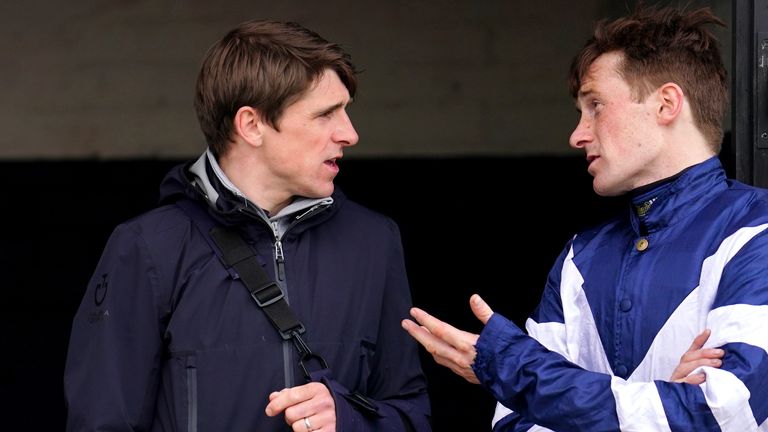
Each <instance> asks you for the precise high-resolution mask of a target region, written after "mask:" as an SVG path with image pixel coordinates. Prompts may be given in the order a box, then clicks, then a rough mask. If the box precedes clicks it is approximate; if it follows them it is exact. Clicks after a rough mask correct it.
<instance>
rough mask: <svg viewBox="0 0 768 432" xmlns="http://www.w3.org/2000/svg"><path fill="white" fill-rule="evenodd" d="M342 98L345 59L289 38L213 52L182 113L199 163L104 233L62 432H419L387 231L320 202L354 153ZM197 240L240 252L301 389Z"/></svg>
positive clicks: (414, 363) (422, 410)
mask: <svg viewBox="0 0 768 432" xmlns="http://www.w3.org/2000/svg"><path fill="white" fill-rule="evenodd" d="M356 85H357V81H356V77H355V69H354V67H353V65H352V63H351V62H350V59H349V56H348V55H347V54H345V53H344V52H343V51H342V50H341V49H340V48H339V46H337V45H335V44H332V43H329V42H327V41H326V40H324V39H322V38H321V37H320V36H319V35H317V34H315V33H314V32H312V31H310V30H307V29H305V28H303V27H301V26H299V25H297V24H294V23H281V22H271V21H250V22H246V23H243V24H241V25H240V26H238V27H237V28H235V29H233V30H232V31H230V32H229V33H228V34H227V35H226V36H225V37H224V38H223V39H222V40H220V41H219V42H218V43H216V44H215V45H214V46H212V47H211V49H210V50H209V52H208V54H207V56H206V58H205V60H204V62H203V65H202V68H201V70H200V74H199V77H198V82H197V90H196V98H195V108H196V110H197V113H198V118H199V121H200V125H201V128H202V130H203V133H204V134H205V137H206V140H207V143H208V150H207V151H206V152H205V153H204V154H203V155H202V156H201V157H200V158H199V159H197V160H196V161H194V162H192V163H189V164H185V165H183V166H179V167H177V168H175V169H174V170H173V171H172V172H170V173H169V174H168V176H167V177H166V179H165V180H164V182H163V184H162V186H161V201H162V203H161V206H160V207H158V208H156V209H154V210H152V211H150V212H148V213H146V214H143V215H141V216H139V217H137V218H134V219H132V220H130V221H127V222H125V223H124V224H121V225H120V226H118V227H117V228H116V229H115V231H114V232H113V234H112V236H111V237H110V239H109V242H108V243H107V246H106V248H105V250H104V252H103V255H102V257H101V259H100V261H99V263H98V266H97V268H96V270H95V272H94V274H93V278H92V280H91V281H90V283H89V285H88V288H87V291H86V293H85V296H84V298H83V301H82V303H81V306H80V308H79V310H78V312H77V315H76V316H75V318H74V322H73V326H72V337H71V340H70V346H69V352H68V356H67V364H66V371H65V377H64V383H65V394H66V401H67V408H68V419H67V429H68V430H70V431H96V430H110V431H133V430H151V431H217V432H218V431H255V430H258V431H278V430H293V431H311V430H315V431H335V430H336V431H366V430H370V431H379V430H387V431H390V430H399V431H407V430H416V431H427V430H430V426H429V401H428V398H427V393H426V383H425V378H424V376H423V374H422V371H421V367H420V365H419V358H418V350H417V349H416V347H417V345H416V344H415V343H414V342H413V341H412V340H410V338H408V336H407V335H406V334H404V333H403V332H402V331H401V329H400V325H399V323H400V320H401V319H403V318H404V317H405V316H407V314H408V309H409V307H410V292H409V287H408V283H407V279H406V272H405V267H404V260H403V251H402V246H401V242H400V234H399V230H398V227H397V226H396V224H395V223H394V222H393V221H392V220H391V219H389V218H387V217H385V216H383V215H381V214H378V213H376V212H373V211H371V210H369V209H366V208H364V207H362V206H360V205H358V204H356V203H354V202H351V201H349V200H347V199H346V198H345V196H344V195H343V194H342V193H341V191H339V190H335V188H334V183H333V180H334V178H335V176H336V174H337V173H338V171H339V167H338V164H337V163H338V161H339V159H341V157H342V156H343V155H344V151H345V150H346V149H347V148H349V147H351V146H353V145H355V144H356V143H357V141H358V136H357V133H356V131H355V129H354V127H353V126H352V123H351V121H350V119H349V117H348V115H347V112H346V107H347V105H348V104H349V103H350V102H351V100H352V97H353V96H354V94H355V90H356ZM195 209H197V211H195ZM206 224H210V225H211V226H221V227H227V228H229V229H231V230H233V231H234V232H237V233H238V234H239V235H240V236H241V237H242V238H243V239H244V240H245V241H246V242H247V244H248V247H249V248H250V249H251V250H252V252H254V253H255V257H256V260H257V261H258V264H259V265H260V266H262V267H263V269H264V270H265V271H266V273H267V274H268V275H269V276H270V277H271V278H274V281H276V282H277V285H278V286H279V287H280V289H281V290H282V292H283V293H284V295H285V299H287V302H288V303H289V304H290V308H291V309H292V310H293V311H294V312H295V314H296V316H297V317H298V318H299V320H300V321H301V322H302V323H303V324H304V327H305V329H306V331H305V332H304V333H303V334H301V335H300V338H301V341H303V342H304V343H306V345H308V347H309V348H310V349H311V350H312V351H313V352H314V353H315V354H318V355H320V356H322V357H323V358H324V360H325V361H326V362H327V365H328V368H327V369H326V368H322V364H321V363H320V362H317V361H311V362H306V363H311V365H307V364H303V366H305V367H307V368H308V369H309V370H308V371H307V372H309V374H308V375H309V376H308V378H307V377H305V370H304V369H302V368H301V367H300V364H299V360H300V357H301V356H302V354H305V353H306V351H298V352H297V351H296V350H295V349H294V347H295V346H296V347H301V344H298V343H296V342H297V340H298V339H297V338H296V337H291V338H289V339H287V340H284V338H283V337H281V335H280V334H279V333H278V331H277V329H276V328H275V327H273V325H272V323H271V322H270V320H269V319H268V317H267V315H266V314H265V312H264V311H262V310H260V308H259V307H258V306H257V304H256V303H255V302H254V301H253V300H252V298H251V296H250V293H249V292H248V290H247V289H246V287H245V286H244V284H243V283H241V281H240V280H239V275H238V274H237V272H235V271H234V270H233V269H232V268H231V267H229V266H228V265H225V264H224V263H223V262H222V260H221V259H220V258H219V254H218V253H217V251H216V248H215V247H214V246H213V245H212V244H211V243H210V242H211V237H210V235H209V234H208V230H207V229H204V228H203V227H204V226H206ZM315 359H316V358H315ZM305 360H308V359H305Z"/></svg>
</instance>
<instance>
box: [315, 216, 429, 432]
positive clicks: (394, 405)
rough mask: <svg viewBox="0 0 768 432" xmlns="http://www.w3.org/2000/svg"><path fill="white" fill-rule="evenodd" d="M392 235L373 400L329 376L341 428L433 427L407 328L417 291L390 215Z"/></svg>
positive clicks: (348, 431)
mask: <svg viewBox="0 0 768 432" xmlns="http://www.w3.org/2000/svg"><path fill="white" fill-rule="evenodd" d="M390 229H391V238H390V240H391V241H390V243H391V246H390V250H389V253H388V260H387V266H388V267H387V277H386V286H385V287H384V291H383V297H382V301H381V308H382V314H381V320H380V322H379V335H378V341H377V348H376V355H375V357H374V362H373V364H372V366H371V374H370V376H369V378H368V391H367V394H365V395H363V396H364V398H365V401H367V402H369V403H370V404H371V406H372V407H373V409H372V410H371V409H366V408H365V406H366V405H367V403H366V402H365V401H363V402H362V403H361V401H360V400H359V399H358V398H356V397H350V394H349V389H346V388H345V387H344V386H342V385H341V384H340V383H338V382H335V381H333V380H329V379H325V380H324V382H325V383H326V385H327V386H328V387H329V388H330V389H331V393H332V394H333V396H334V400H335V402H336V415H337V430H338V431H339V432H358V431H359V432H365V431H419V432H422V431H430V430H431V426H430V421H429V416H430V405H429V399H428V396H427V386H426V378H425V377H424V375H423V372H422V370H421V364H420V360H419V352H418V346H417V345H416V342H415V341H414V340H413V339H412V338H410V336H409V335H408V334H407V333H406V332H405V331H404V330H403V329H402V327H401V326H400V322H401V320H402V319H404V318H406V317H407V316H408V311H409V309H410V307H411V294H410V288H409V285H408V279H407V276H406V271H405V262H404V258H403V249H402V244H401V241H400V233H399V229H398V228H397V225H396V224H395V223H394V221H390Z"/></svg>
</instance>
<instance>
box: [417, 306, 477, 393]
mask: <svg viewBox="0 0 768 432" xmlns="http://www.w3.org/2000/svg"><path fill="white" fill-rule="evenodd" d="M411 315H413V317H414V318H415V319H416V320H417V321H419V322H420V323H421V324H422V325H421V326H419V325H418V324H416V323H415V322H413V321H411V320H408V319H405V320H403V321H402V325H403V328H404V329H405V330H406V331H407V332H408V333H409V334H410V335H411V336H412V337H413V338H414V339H416V340H417V341H418V342H419V343H420V344H421V345H422V346H424V348H425V349H426V350H427V352H429V353H430V354H431V355H432V357H433V358H434V359H435V362H437V363H438V364H440V365H442V366H445V367H447V368H449V369H451V370H452V371H453V372H454V373H456V374H457V375H459V376H461V377H462V378H464V379H466V380H467V381H469V382H471V383H473V384H477V383H478V380H477V377H476V376H475V373H474V371H473V370H472V363H474V360H475V355H476V352H475V343H476V342H477V339H478V337H479V336H478V335H476V334H472V333H468V332H465V331H462V330H458V329H456V328H454V327H452V326H450V325H448V324H446V323H443V322H442V321H440V320H438V319H436V318H434V317H432V316H430V315H429V314H427V313H426V312H424V311H422V310H421V309H417V308H413V309H412V310H411ZM425 324H426V325H425Z"/></svg>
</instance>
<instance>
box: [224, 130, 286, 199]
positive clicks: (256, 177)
mask: <svg viewBox="0 0 768 432" xmlns="http://www.w3.org/2000/svg"><path fill="white" fill-rule="evenodd" d="M218 163H219V166H220V167H221V170H222V171H224V174H226V175H227V178H229V180H230V181H231V182H232V184H234V185H235V187H237V188H238V189H239V190H240V191H241V192H242V193H243V195H245V197H246V198H248V200H249V201H251V202H252V203H254V204H256V205H257V206H259V207H260V208H261V209H262V210H265V211H266V212H267V213H269V214H277V213H278V212H280V210H282V209H283V208H285V207H286V206H287V205H288V204H290V203H291V202H292V201H293V196H289V195H286V194H283V193H279V192H278V191H279V189H278V188H276V187H274V186H272V185H271V184H270V182H269V181H268V179H269V176H268V175H266V174H267V173H266V170H265V169H264V167H263V165H262V164H260V163H259V162H258V159H256V158H254V157H253V156H252V155H250V154H247V153H245V154H244V153H243V152H241V151H238V150H237V149H236V146H234V145H233V146H232V148H230V149H229V150H228V151H227V152H226V153H225V154H224V155H221V156H219V159H218Z"/></svg>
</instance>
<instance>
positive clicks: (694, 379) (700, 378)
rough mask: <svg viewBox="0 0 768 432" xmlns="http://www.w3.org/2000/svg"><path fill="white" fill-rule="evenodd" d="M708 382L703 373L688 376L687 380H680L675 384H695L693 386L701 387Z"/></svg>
mask: <svg viewBox="0 0 768 432" xmlns="http://www.w3.org/2000/svg"><path fill="white" fill-rule="evenodd" d="M706 380H707V375H706V374H703V373H696V374H691V375H688V376H687V377H685V378H680V379H678V380H675V382H678V383H686V384H693V385H699V384H701V383H703V382H704V381H706Z"/></svg>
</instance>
